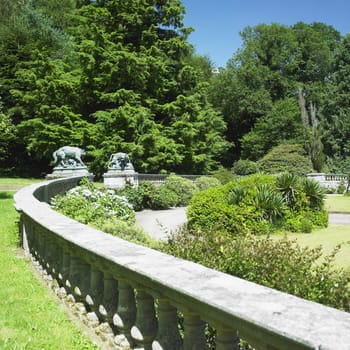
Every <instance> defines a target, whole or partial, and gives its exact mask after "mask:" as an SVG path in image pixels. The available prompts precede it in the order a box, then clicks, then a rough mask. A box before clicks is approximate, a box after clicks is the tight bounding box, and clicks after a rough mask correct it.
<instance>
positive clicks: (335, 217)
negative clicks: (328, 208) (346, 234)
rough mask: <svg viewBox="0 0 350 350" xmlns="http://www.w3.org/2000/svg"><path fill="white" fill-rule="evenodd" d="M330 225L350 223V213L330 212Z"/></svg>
mask: <svg viewBox="0 0 350 350" xmlns="http://www.w3.org/2000/svg"><path fill="white" fill-rule="evenodd" d="M329 224H330V225H349V224H350V214H340V213H329Z"/></svg>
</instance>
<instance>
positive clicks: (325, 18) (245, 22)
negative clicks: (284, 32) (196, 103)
mask: <svg viewBox="0 0 350 350" xmlns="http://www.w3.org/2000/svg"><path fill="white" fill-rule="evenodd" d="M182 3H183V5H184V6H185V8H186V16H185V19H184V23H185V26H187V27H193V28H195V32H194V33H192V34H191V35H190V37H189V41H190V42H191V43H192V44H194V46H195V48H196V52H197V53H198V54H200V55H207V56H209V57H210V59H211V60H212V61H213V63H214V66H221V67H225V66H226V63H227V61H228V60H229V59H230V58H231V57H232V56H233V54H234V53H235V52H236V51H237V49H239V48H240V47H241V46H242V42H241V39H240V35H239V32H240V31H242V30H243V29H244V28H245V27H247V26H254V25H257V24H260V23H266V24H271V23H273V22H276V23H279V24H285V25H288V26H289V25H293V24H295V23H296V22H299V21H302V22H305V23H309V24H310V23H312V22H323V23H326V24H329V25H332V26H333V27H334V28H335V29H337V30H338V31H339V32H340V33H341V34H342V35H344V34H346V33H348V32H350V0H182Z"/></svg>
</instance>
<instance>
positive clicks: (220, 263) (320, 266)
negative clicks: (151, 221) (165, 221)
mask: <svg viewBox="0 0 350 350" xmlns="http://www.w3.org/2000/svg"><path fill="white" fill-rule="evenodd" d="M304 227H305V223H304ZM338 249H339V248H337V249H336V250H335V251H334V252H332V253H331V254H330V255H329V256H326V257H324V258H321V256H322V249H321V247H319V248H315V249H311V248H302V247H300V246H299V245H298V244H297V243H296V242H295V241H292V240H289V239H287V238H286V237H285V238H282V239H276V238H271V237H264V238H262V237H256V236H252V235H246V236H244V237H243V236H240V237H237V238H234V237H232V236H231V235H230V236H227V235H222V234H218V233H217V232H216V231H212V232H210V233H206V232H202V231H198V230H195V231H193V230H192V231H189V230H187V229H186V228H183V229H182V230H179V231H178V232H177V233H175V234H174V235H173V236H172V237H171V239H170V240H169V242H168V243H167V244H165V246H164V247H163V250H164V251H165V252H167V253H169V254H173V255H175V256H178V257H180V258H183V259H187V260H191V261H194V262H197V263H200V264H203V265H205V266H207V267H210V268H214V269H217V270H219V271H222V272H225V273H229V274H231V275H234V276H237V277H241V278H244V279H246V280H248V281H252V282H256V283H259V284H262V285H265V286H268V287H271V288H274V289H278V290H280V291H283V292H287V293H291V294H294V295H296V296H299V297H301V298H305V299H308V300H312V301H316V302H319V303H322V304H325V305H328V306H332V307H335V308H338V309H344V310H349V303H348V300H349V297H350V294H349V293H350V292H349V287H348V284H349V282H350V278H349V275H348V274H347V273H346V272H345V271H343V270H336V269H334V268H333V262H334V256H335V254H336V252H337V250H338ZM320 259H322V262H321V263H320Z"/></svg>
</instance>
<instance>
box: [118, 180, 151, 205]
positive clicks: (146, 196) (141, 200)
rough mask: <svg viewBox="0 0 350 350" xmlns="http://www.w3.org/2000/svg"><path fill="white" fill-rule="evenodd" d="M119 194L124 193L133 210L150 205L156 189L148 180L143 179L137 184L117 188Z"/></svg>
mask: <svg viewBox="0 0 350 350" xmlns="http://www.w3.org/2000/svg"><path fill="white" fill-rule="evenodd" d="M117 191H118V193H119V194H121V195H125V197H126V198H127V200H128V201H129V203H131V204H132V206H133V208H134V210H135V211H140V210H142V209H145V208H150V207H151V198H152V195H153V193H154V192H155V191H156V186H155V185H153V184H152V182H150V181H143V182H141V183H140V184H139V185H138V186H126V187H124V188H122V189H118V190H117Z"/></svg>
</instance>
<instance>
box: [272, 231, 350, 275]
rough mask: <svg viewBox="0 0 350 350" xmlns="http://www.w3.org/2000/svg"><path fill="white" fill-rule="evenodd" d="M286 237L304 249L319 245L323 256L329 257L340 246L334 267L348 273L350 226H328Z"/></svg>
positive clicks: (349, 268)
mask: <svg viewBox="0 0 350 350" xmlns="http://www.w3.org/2000/svg"><path fill="white" fill-rule="evenodd" d="M287 236H288V238H290V239H296V240H297V241H298V242H299V244H300V245H301V246H304V247H305V246H308V247H310V248H314V247H317V246H320V245H321V246H322V250H323V253H324V255H329V254H330V253H331V252H332V251H333V249H334V248H335V247H336V246H337V245H339V244H340V245H341V248H340V250H339V252H338V253H337V255H336V257H335V267H336V268H344V269H345V270H347V271H349V272H350V225H339V226H329V227H327V228H323V229H319V230H314V231H312V233H288V234H287ZM276 238H278V236H276Z"/></svg>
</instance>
